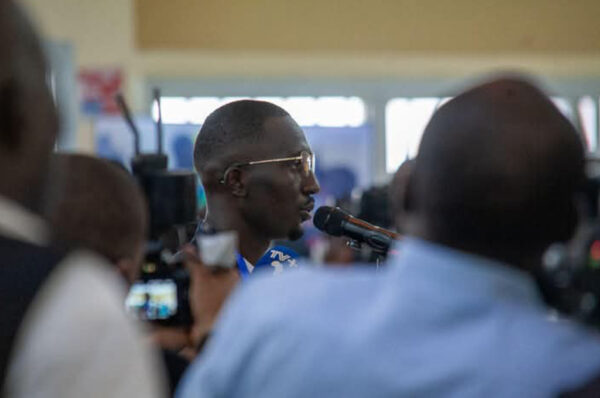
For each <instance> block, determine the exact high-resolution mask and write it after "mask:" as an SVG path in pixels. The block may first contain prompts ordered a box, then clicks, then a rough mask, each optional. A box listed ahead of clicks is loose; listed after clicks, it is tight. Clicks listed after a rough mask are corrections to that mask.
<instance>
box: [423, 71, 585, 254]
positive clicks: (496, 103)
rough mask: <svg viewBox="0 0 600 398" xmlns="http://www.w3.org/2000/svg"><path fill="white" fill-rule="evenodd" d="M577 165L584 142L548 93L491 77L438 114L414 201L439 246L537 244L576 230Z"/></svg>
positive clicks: (579, 177) (425, 146) (426, 136)
mask: <svg viewBox="0 0 600 398" xmlns="http://www.w3.org/2000/svg"><path fill="white" fill-rule="evenodd" d="M583 170H584V154H583V146H582V143H581V141H580V139H579V137H578V135H577V133H576V131H575V129H574V127H573V126H572V125H571V124H570V123H569V121H568V120H567V119H566V118H565V117H564V116H563V115H562V114H561V113H560V111H559V110H558V109H557V108H556V107H555V106H554V104H553V103H552V102H551V101H550V100H549V99H548V97H546V96H545V95H544V94H543V93H542V92H541V91H540V90H539V89H538V88H536V87H535V86H533V85H532V84H530V83H528V82H526V81H523V80H518V79H501V80H495V81H492V82H490V83H486V84H483V85H480V86H478V87H475V88H473V89H471V90H469V91H467V92H465V93H463V94H461V95H459V96H457V97H456V98H454V99H453V100H451V101H449V102H448V103H446V104H445V105H444V106H442V107H441V108H440V109H439V110H438V111H437V112H436V113H435V114H434V116H433V117H432V119H431V121H430V122H429V124H428V125H427V127H426V129H425V132H424V135H423V139H422V142H421V146H420V152H419V155H418V157H417V161H416V164H415V169H414V171H413V175H412V181H411V194H412V197H411V204H412V205H413V208H414V210H415V211H416V213H417V215H418V218H419V219H420V221H421V222H422V223H423V224H424V228H425V230H426V233H425V235H427V237H428V238H430V239H432V240H435V241H438V242H440V243H443V244H447V245H450V246H454V247H459V248H467V249H470V250H473V249H474V248H476V247H477V248H481V247H486V246H488V247H490V246H496V247H519V246H523V247H529V248H531V249H533V250H542V249H543V248H544V247H546V246H547V245H548V244H550V243H551V242H553V241H564V240H566V239H568V238H569V237H570V235H571V233H572V232H573V228H574V226H575V223H576V212H575V207H574V203H573V201H574V195H575V193H576V192H577V190H578V189H579V188H580V186H581V184H582V182H583V179H584V172H583Z"/></svg>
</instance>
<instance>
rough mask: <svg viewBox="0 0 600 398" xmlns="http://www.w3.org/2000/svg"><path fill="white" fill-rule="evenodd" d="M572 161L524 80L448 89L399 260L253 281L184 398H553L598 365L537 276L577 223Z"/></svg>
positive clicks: (556, 121)
mask: <svg viewBox="0 0 600 398" xmlns="http://www.w3.org/2000/svg"><path fill="white" fill-rule="evenodd" d="M583 165H584V158H583V149H582V145H581V142H580V141H579V138H578V136H577V134H576V132H575V130H574V129H573V127H572V126H571V124H570V123H569V122H568V121H567V120H566V119H565V118H564V117H563V116H562V115H561V114H560V112H559V111H558V110H557V109H556V107H555V106H554V105H553V104H552V103H551V101H550V100H549V99H548V98H547V97H545V96H544V95H543V94H542V93H541V92H540V91H539V90H538V89H537V88H535V87H534V86H532V85H530V84H529V83H527V82H524V81H520V80H511V79H505V80H497V81H493V82H490V83H487V84H483V85H481V86H478V87H475V88H474V89H471V90H469V91H467V92H465V93H463V94H461V95H459V96H457V97H456V98H454V99H453V100H451V101H449V102H448V103H446V104H445V105H444V106H442V107H441V108H440V109H439V110H438V111H437V112H436V114H435V115H434V116H433V118H432V119H431V121H430V122H429V124H428V126H427V128H426V130H425V133H424V136H423V140H422V143H421V146H420V153H419V155H418V157H417V160H416V163H415V165H414V169H413V171H412V174H411V180H410V184H409V192H408V195H409V198H410V221H409V222H408V223H407V224H406V226H405V231H406V232H407V234H408V235H409V237H408V238H406V239H405V240H404V241H403V243H402V250H401V254H400V255H399V256H398V257H397V258H395V259H392V260H391V261H390V263H389V264H388V267H387V268H386V269H385V270H384V271H382V272H379V273H374V272H373V271H372V270H371V269H366V270H362V269H356V270H352V271H345V272H336V271H334V270H310V269H305V270H303V271H299V272H297V273H294V274H289V275H284V276H283V277H282V278H279V279H278V280H277V281H269V280H256V281H251V283H249V284H247V285H246V286H244V287H243V288H242V289H240V291H238V292H237V293H236V295H235V296H234V297H233V298H232V300H231V301H230V303H229V305H228V306H227V307H226V308H225V310H224V312H223V315H222V318H221V321H220V323H219V325H218V327H217V329H216V330H215V333H214V338H213V340H212V341H211V343H210V344H209V346H208V347H207V348H206V350H205V352H204V355H203V357H201V358H200V359H199V360H197V361H196V363H195V364H194V365H193V367H192V368H191V369H190V371H189V372H188V374H187V376H186V379H184V382H183V384H182V388H181V389H180V393H181V394H180V397H184V398H187V397H217V396H218V397H258V396H260V397H288V398H289V397H309V396H340V397H488V396H489V397H492V396H493V397H552V396H555V395H557V394H558V393H559V392H561V391H565V390H568V389H570V388H572V387H574V386H577V385H578V384H580V383H582V382H583V381H585V380H586V379H587V378H589V377H591V376H592V375H594V374H596V373H597V372H598V371H599V370H600V341H599V340H598V337H597V336H596V335H594V334H592V333H591V332H588V331H587V330H585V329H584V328H583V327H580V326H578V325H575V324H572V323H570V322H566V321H561V322H556V321H551V320H549V318H548V308H547V307H546V305H545V304H544V302H543V301H542V299H541V297H540V294H539V291H538V288H537V285H536V283H535V281H534V278H533V276H532V273H534V272H535V271H536V270H537V269H538V267H540V261H541V255H542V253H543V252H544V250H545V249H546V247H547V246H548V245H550V244H551V243H553V242H557V241H565V240H567V239H568V238H569V237H570V236H571V234H572V232H573V229H574V227H575V224H576V221H577V219H576V211H575V204H574V199H575V196H576V194H577V192H578V189H579V187H580V184H581V183H582V181H583V178H584V173H583ZM248 303H251V305H252V311H249V310H248Z"/></svg>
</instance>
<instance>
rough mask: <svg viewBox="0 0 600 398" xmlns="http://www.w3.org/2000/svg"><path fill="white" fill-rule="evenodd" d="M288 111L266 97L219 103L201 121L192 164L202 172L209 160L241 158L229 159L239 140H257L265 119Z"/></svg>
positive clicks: (226, 161)
mask: <svg viewBox="0 0 600 398" xmlns="http://www.w3.org/2000/svg"><path fill="white" fill-rule="evenodd" d="M284 116H289V114H288V113H287V112H286V111H285V110H284V109H282V108H280V107H279V106H277V105H275V104H272V103H270V102H265V101H254V100H241V101H235V102H230V103H228V104H226V105H223V106H221V107H220V108H218V109H217V110H215V111H214V112H213V113H211V114H210V115H209V116H208V118H206V120H205V121H204V124H202V128H201V129H200V132H199V133H198V137H197V138H196V143H195V146H194V165H195V167H196V171H197V172H198V173H199V174H200V175H202V173H203V171H204V169H205V166H206V165H207V164H208V163H210V162H219V160H223V162H224V163H228V162H231V161H240V160H239V159H232V157H235V153H237V152H239V150H238V149H237V148H239V147H240V146H241V145H240V144H241V143H257V142H260V138H261V133H262V131H263V126H264V124H265V121H266V120H267V119H268V118H271V117H284Z"/></svg>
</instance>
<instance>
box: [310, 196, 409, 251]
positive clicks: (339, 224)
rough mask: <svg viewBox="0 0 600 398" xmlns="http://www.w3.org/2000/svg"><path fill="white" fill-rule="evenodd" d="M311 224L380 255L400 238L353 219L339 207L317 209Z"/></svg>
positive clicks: (395, 234) (390, 232) (393, 233)
mask: <svg viewBox="0 0 600 398" xmlns="http://www.w3.org/2000/svg"><path fill="white" fill-rule="evenodd" d="M313 224H315V227H317V228H318V229H320V230H321V231H323V232H325V233H327V234H329V235H333V236H346V237H348V238H350V239H352V240H355V241H358V242H360V243H366V244H367V245H369V246H371V248H373V249H374V250H376V251H378V252H381V253H386V252H387V251H388V249H389V248H390V246H391V245H392V243H394V240H396V239H398V238H400V235H399V234H397V233H395V232H392V231H388V230H387V229H383V228H381V227H377V226H375V225H373V224H369V223H368V222H366V221H363V220H361V219H360V218H356V217H353V216H351V215H350V214H348V213H347V212H345V211H344V210H342V209H340V208H339V207H336V208H332V207H329V206H322V207H319V208H318V209H317V211H316V212H315V216H314V218H313Z"/></svg>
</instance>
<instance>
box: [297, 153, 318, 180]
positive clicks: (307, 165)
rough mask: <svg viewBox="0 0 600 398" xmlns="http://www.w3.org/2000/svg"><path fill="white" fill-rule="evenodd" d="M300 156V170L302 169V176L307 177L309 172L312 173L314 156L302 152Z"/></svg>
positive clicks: (313, 170)
mask: <svg viewBox="0 0 600 398" xmlns="http://www.w3.org/2000/svg"><path fill="white" fill-rule="evenodd" d="M300 156H302V168H303V169H304V174H305V175H307V176H308V175H309V174H310V173H311V172H313V173H314V172H315V155H314V154H310V153H308V152H302V153H301V154H300Z"/></svg>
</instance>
